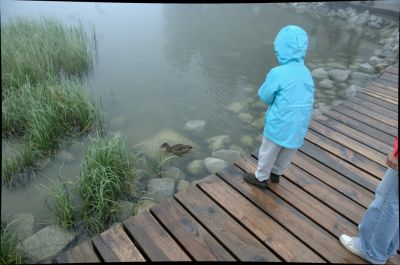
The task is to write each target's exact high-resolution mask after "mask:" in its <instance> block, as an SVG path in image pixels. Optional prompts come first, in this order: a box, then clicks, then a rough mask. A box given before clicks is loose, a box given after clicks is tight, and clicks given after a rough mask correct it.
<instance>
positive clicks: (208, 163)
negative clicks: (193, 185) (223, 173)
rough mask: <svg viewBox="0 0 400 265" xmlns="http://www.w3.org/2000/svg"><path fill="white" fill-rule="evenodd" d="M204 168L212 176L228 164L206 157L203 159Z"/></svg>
mask: <svg viewBox="0 0 400 265" xmlns="http://www.w3.org/2000/svg"><path fill="white" fill-rule="evenodd" d="M204 166H205V167H206V168H207V170H208V172H210V173H211V174H214V173H216V172H218V171H220V170H221V169H223V168H225V167H227V166H228V163H227V162H226V161H224V160H222V159H218V158H214V157H207V158H205V159H204Z"/></svg>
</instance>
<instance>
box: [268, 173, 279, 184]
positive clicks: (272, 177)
mask: <svg viewBox="0 0 400 265" xmlns="http://www.w3.org/2000/svg"><path fill="white" fill-rule="evenodd" d="M279 177H280V175H276V174H274V173H272V172H271V175H269V178H270V179H271V181H272V182H273V183H279Z"/></svg>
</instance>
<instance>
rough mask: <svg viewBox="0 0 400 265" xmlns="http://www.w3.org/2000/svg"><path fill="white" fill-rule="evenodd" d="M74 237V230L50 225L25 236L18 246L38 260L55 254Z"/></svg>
mask: <svg viewBox="0 0 400 265" xmlns="http://www.w3.org/2000/svg"><path fill="white" fill-rule="evenodd" d="M74 239H75V233H74V232H72V231H69V230H66V229H63V228H61V227H60V226H58V225H51V226H47V227H45V228H43V229H41V230H39V231H38V232H36V233H35V234H33V235H31V236H30V237H28V238H26V239H25V240H24V241H23V242H22V243H20V244H18V248H20V249H23V250H25V251H26V252H27V253H28V255H30V256H31V257H33V258H34V259H35V260H37V261H40V260H43V259H46V258H48V257H52V256H54V255H56V254H57V253H58V252H59V251H60V250H62V249H63V248H64V247H65V246H66V245H67V244H68V243H70V242H71V241H72V240H74Z"/></svg>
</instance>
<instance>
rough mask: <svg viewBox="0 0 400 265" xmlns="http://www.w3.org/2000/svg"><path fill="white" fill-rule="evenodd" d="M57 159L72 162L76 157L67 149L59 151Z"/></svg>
mask: <svg viewBox="0 0 400 265" xmlns="http://www.w3.org/2000/svg"><path fill="white" fill-rule="evenodd" d="M57 159H60V160H62V161H66V162H72V161H74V160H75V159H76V158H75V156H74V155H73V154H71V153H70V152H68V151H65V150H61V151H59V152H58V153H57Z"/></svg>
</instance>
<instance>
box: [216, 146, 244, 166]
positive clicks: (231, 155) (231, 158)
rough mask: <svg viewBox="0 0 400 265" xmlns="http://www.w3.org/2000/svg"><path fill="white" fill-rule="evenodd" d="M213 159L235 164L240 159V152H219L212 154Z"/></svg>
mask: <svg viewBox="0 0 400 265" xmlns="http://www.w3.org/2000/svg"><path fill="white" fill-rule="evenodd" d="M211 156H212V157H215V158H218V159H222V160H225V161H226V162H228V163H230V164H233V162H235V161H237V160H239V159H240V152H239V151H233V150H226V149H224V150H218V151H215V152H212V153H211Z"/></svg>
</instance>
